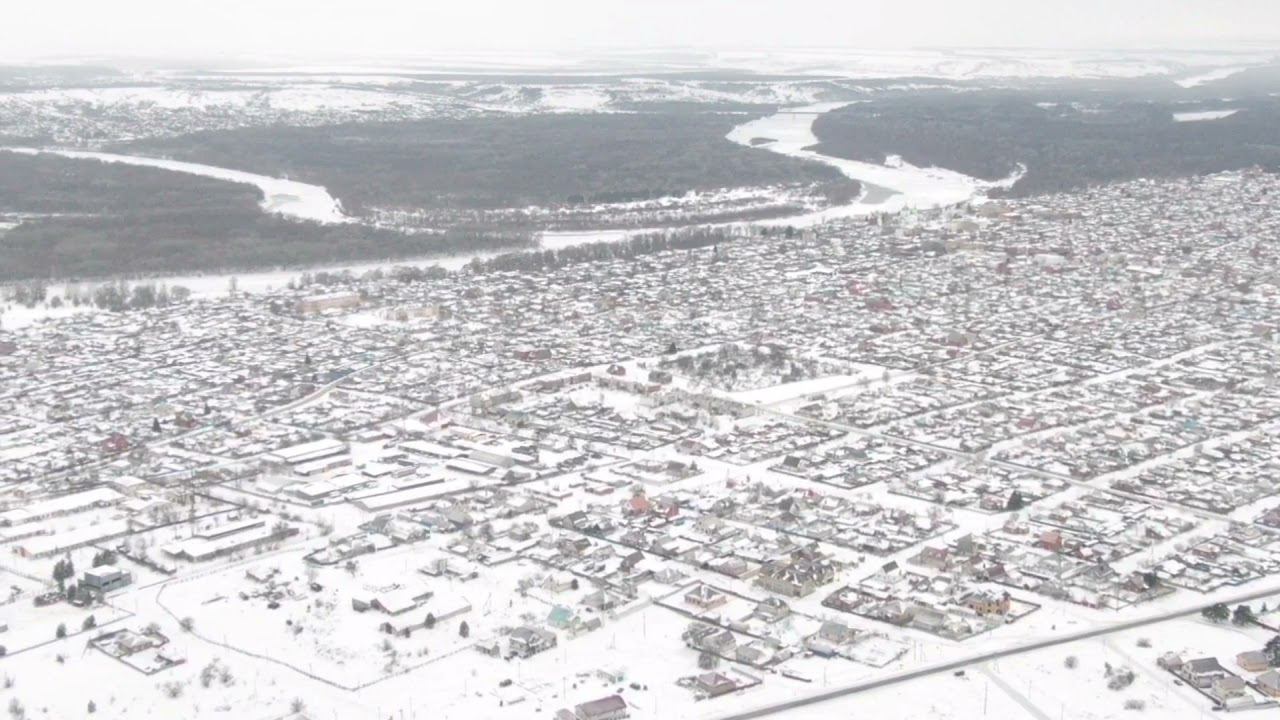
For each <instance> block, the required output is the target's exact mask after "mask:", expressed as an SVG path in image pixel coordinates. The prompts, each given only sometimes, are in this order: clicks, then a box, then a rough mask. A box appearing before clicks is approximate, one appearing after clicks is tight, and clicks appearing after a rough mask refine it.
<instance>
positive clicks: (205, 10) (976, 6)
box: [0, 0, 1280, 62]
mask: <svg viewBox="0 0 1280 720" xmlns="http://www.w3.org/2000/svg"><path fill="white" fill-rule="evenodd" d="M1259 28H1280V3H1275V2H1269V1H1267V0H1228V1H1227V2H1221V3H1214V4H1213V7H1211V8H1210V7H1209V4H1208V3H1206V2H1198V1H1189V0H1128V1H1127V2H1125V3H1123V4H1122V5H1117V4H1115V3H1108V2H1104V1H1103V0H1082V1H1081V2H1077V3H1073V4H1071V5H1069V6H1067V5H1059V4H1057V3H1054V4H1052V5H1049V4H1047V3H1027V2H1018V1H1017V0H974V1H973V2H966V3H963V4H960V3H955V2H948V1H946V0H908V1H906V2H901V1H900V2H889V1H888V0H854V1H853V2H840V3H837V2H830V1H829V0H794V1H793V2H787V3H780V2H774V1H765V0H736V1H733V2H731V1H729V0H686V1H685V2H677V1H675V0H649V1H648V2H645V3H635V2H625V1H624V0H598V1H595V2H589V1H587V0H547V1H546V2H543V3H537V4H530V3H523V2H512V1H511V0H473V1H472V2H467V3H450V4H448V5H443V4H439V3H433V4H429V5H416V4H410V3H405V2H402V1H401V0H371V1H370V2H365V3H359V4H357V3H351V2H348V1H347V0H321V1H319V2H302V1H301V0H278V1H277V2H273V3H271V4H270V5H268V6H265V7H264V6H263V4H261V3H255V2H250V1H249V0H227V1H226V2H222V3H218V4H216V5H205V4H196V3H192V2H161V1H160V0H121V1H120V2H116V3H111V4H102V3H92V2H87V1H86V0H72V1H71V2H64V3H56V4H35V3H27V4H21V5H19V6H17V7H15V8H11V9H10V11H9V13H8V15H7V17H6V22H5V24H4V26H3V27H0V48H3V49H0V58H2V59H4V60H6V61H10V62H24V61H25V62H38V61H41V60H67V59H72V58H126V59H128V58H147V59H180V60H190V59H200V60H208V59H210V58H219V59H223V60H229V59H234V60H236V61H241V62H243V61H245V60H246V59H249V58H254V57H259V58H312V59H333V60H338V59H350V58H353V57H361V56H367V57H370V58H378V59H386V58H394V57H397V56H403V57H415V56H416V57H429V56H431V55H433V54H435V55H449V54H456V53H459V52H464V53H483V54H493V53H501V52H509V53H516V54H520V53H525V52H538V53H548V52H550V53H560V54H563V53H568V54H584V53H585V54H595V55H599V54H601V53H602V52H610V51H612V52H631V51H645V50H693V51H701V50H714V51H725V50H731V51H743V50H760V51H770V50H784V49H798V48H858V49H864V50H867V51H885V50H910V49H928V48H951V49H992V48H1000V49H1026V50H1034V49H1043V50H1056V51H1065V50H1121V51H1139V50H1164V51H1168V50H1209V49H1211V50H1213V51H1218V52H1221V51H1224V50H1232V49H1239V50H1242V51H1258V50H1263V49H1265V50H1270V49H1274V48H1280V31H1274V30H1273V31H1272V32H1271V33H1270V34H1261V33H1260V32H1259ZM606 39H607V42H606ZM232 56H234V58H233V57H232Z"/></svg>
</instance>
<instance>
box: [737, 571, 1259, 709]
mask: <svg viewBox="0 0 1280 720" xmlns="http://www.w3.org/2000/svg"><path fill="white" fill-rule="evenodd" d="M1278 594H1280V585H1272V586H1271V587H1269V588H1267V589H1265V590H1253V591H1250V592H1247V593H1240V594H1238V595H1235V596H1231V597H1219V598H1216V599H1215V601H1214V602H1213V603H1205V604H1204V605H1198V606H1196V607H1193V608H1184V609H1180V610H1173V611H1169V612H1164V613H1159V614H1156V615H1149V616H1146V617H1143V618H1138V619H1134V620H1125V621H1122V622H1118V623H1114V624H1111V625H1102V626H1096V627H1093V628H1089V629H1087V630H1080V631H1077V632H1073V633H1067V634H1064V635H1057V636H1054V637H1051V638H1043V639H1040V640H1032V641H1030V642H1026V643H1023V644H1021V645H1017V646H1014V647H1010V648H1004V649H1001V650H992V651H989V652H983V653H978V654H975V655H970V656H968V657H965V658H961V659H959V660H949V661H947V662H943V663H935V664H933V665H926V666H924V667H919V668H912V669H910V670H904V671H902V672H899V673H895V674H893V675H886V676H884V677H879V678H872V679H870V680H865V681H862V682H858V683H854V684H852V685H846V686H844V687H841V688H835V689H833V690H827V691H824V692H821V693H818V694H816V695H810V696H808V697H800V698H794V699H791V700H787V701H785V702H779V703H774V704H772V705H767V706H762V707H758V708H754V709H751V710H744V711H740V712H735V713H730V714H727V715H721V716H720V717H719V718H718V720H750V719H751V718H762V717H770V716H773V715H777V714H779V713H784V712H786V711H787V710H793V709H795V708H800V707H805V706H808V705H815V704H817V703H822V702H828V701H831V700H837V699H840V698H844V697H849V696H851V695H857V694H858V693H863V692H867V691H868V690H875V689H878V688H883V687H888V686H891V685H898V684H900V683H904V682H908V681H910V680H918V679H920V678H925V677H929V676H931V675H938V674H941V673H946V672H954V671H956V670H960V669H961V668H967V667H969V666H971V665H976V664H981V663H986V662H990V661H992V660H1000V659H1003V658H1007V657H1014V656H1017V655H1022V654H1025V653H1029V652H1033V651H1036V650H1043V649H1045V648H1050V647H1055V646H1057V645H1065V644H1067V643H1072V642H1077V641H1080V640H1089V639H1091V638H1096V637H1102V636H1106V635H1110V634H1112V633H1118V632H1124V631H1126V630H1133V629H1135V628H1140V627H1146V626H1148V625H1156V624H1158V623H1162V622H1167V621H1169V620H1177V619H1178V618H1183V617H1190V616H1195V615H1199V614H1200V611H1201V610H1203V609H1204V608H1206V607H1208V606H1209V605H1213V604H1216V603H1218V602H1222V603H1226V604H1227V605H1235V604H1238V603H1245V602H1252V601H1254V600H1259V599H1262V598H1268V597H1272V596H1274V595H1278ZM1015 699H1016V697H1015Z"/></svg>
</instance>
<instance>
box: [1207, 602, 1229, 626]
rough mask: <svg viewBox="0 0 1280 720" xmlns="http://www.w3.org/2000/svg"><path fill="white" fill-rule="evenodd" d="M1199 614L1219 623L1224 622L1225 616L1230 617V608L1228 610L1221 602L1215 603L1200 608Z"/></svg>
mask: <svg viewBox="0 0 1280 720" xmlns="http://www.w3.org/2000/svg"><path fill="white" fill-rule="evenodd" d="M1200 614H1201V615H1203V616H1204V617H1205V619H1206V620H1212V621H1213V622H1217V623H1220V622H1226V621H1227V618H1229V617H1231V610H1229V609H1228V608H1227V606H1226V605H1224V604H1223V603H1215V604H1213V605H1210V606H1209V607H1207V608H1205V609H1204V610H1201V611H1200Z"/></svg>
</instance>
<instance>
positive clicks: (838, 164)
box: [727, 102, 1022, 226]
mask: <svg viewBox="0 0 1280 720" xmlns="http://www.w3.org/2000/svg"><path fill="white" fill-rule="evenodd" d="M849 104H850V103H847V102H828V103H818V104H815V105H807V106H804V107H794V108H785V109H783V110H781V111H779V112H778V113H776V114H774V115H770V116H768V117H764V118H760V119H759V120H753V121H752V122H749V123H745V124H743V125H739V126H738V127H736V128H734V129H733V131H732V132H730V133H729V135H728V136H727V137H728V139H729V140H731V141H733V142H736V143H738V144H740V145H744V146H746V147H752V148H757V149H760V150H768V151H770V152H776V153H779V154H782V155H787V156H789V157H795V158H801V159H804V160H811V161H814V162H820V163H824V164H826V165H830V166H832V167H834V168H836V169H837V170H839V171H840V172H842V173H844V175H845V176H846V177H849V178H852V179H854V180H857V181H859V182H860V183H862V184H863V192H862V195H861V196H860V197H859V198H857V199H856V200H854V201H853V202H851V203H849V204H848V205H841V206H838V207H834V208H828V209H826V210H823V211H821V212H816V213H810V214H807V215H805V216H802V217H798V218H786V219H784V220H781V221H778V222H779V223H785V224H788V225H797V226H807V225H816V224H819V223H822V222H827V221H829V220H836V219H840V218H847V217H861V216H865V215H869V214H872V213H877V212H898V211H900V210H903V209H906V208H916V209H928V208H938V207H945V206H947V205H956V204H959V203H963V202H966V201H969V200H972V199H973V198H975V197H977V196H979V195H980V194H981V193H982V192H983V191H985V190H990V189H993V188H1008V187H1012V186H1013V184H1014V183H1016V182H1017V181H1018V180H1019V178H1021V177H1022V171H1021V170H1020V171H1019V172H1017V173H1014V174H1012V175H1010V176H1009V177H1007V178H1005V179H1003V180H998V181H996V182H988V181H985V180H979V179H977V178H973V177H969V176H968V175H964V174H962V173H958V172H955V171H953V170H947V169H946V168H939V167H927V168H922V167H916V166H914V165H912V164H910V163H907V162H904V161H902V160H901V159H895V160H894V161H893V162H891V163H887V164H884V165H878V164H875V163H869V162H859V161H857V160H845V159H843V158H837V157H832V156H829V155H823V154H821V153H819V152H816V151H814V150H812V149H811V148H812V147H813V146H815V145H817V144H818V137H817V136H816V135H815V134H814V132H813V124H814V122H815V121H816V120H817V119H818V117H819V116H820V115H823V114H825V113H828V112H832V111H834V110H838V109H840V108H842V107H846V106H848V105H849Z"/></svg>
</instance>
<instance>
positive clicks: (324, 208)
mask: <svg viewBox="0 0 1280 720" xmlns="http://www.w3.org/2000/svg"><path fill="white" fill-rule="evenodd" d="M4 149H5V150H7V151H9V152H15V153H22V154H24V155H38V154H41V153H44V154H48V155H60V156H62V157H68V158H77V159H81V160H99V161H101V162H109V163H121V164H124V165H137V166H140V167H151V168H158V169H160V170H169V171H171V172H180V173H185V174H187V175H200V176H202V177H208V178H214V179H216V180H226V181H227V182H234V183H245V184H248V185H253V186H255V187H257V188H258V189H259V190H261V191H262V209H263V210H265V211H267V212H271V213H277V214H280V215H284V216H285V217H290V218H293V219H295V220H310V221H313V222H319V223H341V222H350V220H351V218H349V217H347V216H346V215H344V214H343V213H342V204H341V203H340V202H338V200H337V198H335V197H333V196H332V195H330V194H329V191H328V190H325V189H324V188H322V187H320V186H319V185H308V184H307V183H300V182H296V181H294V180H289V179H286V178H275V177H270V176H268V175H257V174H255V173H250V172H244V171H242V170H231V169H228V168H222V167H216V166H213V165H203V164H201V163H191V162H181V161H179V160H166V159H164V158H152V157H141V156H137V155H116V154H113V153H103V152H91V151H87V150H56V149H52V150H34V149H29V148H4Z"/></svg>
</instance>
